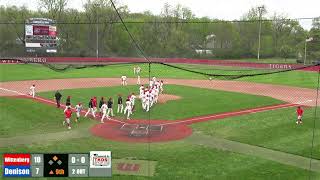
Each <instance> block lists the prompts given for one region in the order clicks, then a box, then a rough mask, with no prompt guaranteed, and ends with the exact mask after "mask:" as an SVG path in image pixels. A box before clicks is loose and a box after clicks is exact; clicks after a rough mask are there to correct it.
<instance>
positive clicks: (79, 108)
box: [75, 103, 82, 122]
mask: <svg viewBox="0 0 320 180" xmlns="http://www.w3.org/2000/svg"><path fill="white" fill-rule="evenodd" d="M75 109H76V114H77V117H76V120H75V121H76V122H78V121H79V118H80V114H81V110H82V104H81V103H79V104H77V105H76V107H75Z"/></svg>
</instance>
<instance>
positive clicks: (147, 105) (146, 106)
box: [145, 90, 151, 112]
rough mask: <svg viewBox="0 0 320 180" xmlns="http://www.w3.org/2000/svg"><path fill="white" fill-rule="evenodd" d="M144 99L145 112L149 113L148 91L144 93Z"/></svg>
mask: <svg viewBox="0 0 320 180" xmlns="http://www.w3.org/2000/svg"><path fill="white" fill-rule="evenodd" d="M145 98H146V104H145V110H146V112H149V110H150V102H151V101H150V100H151V99H150V92H149V91H148V90H147V91H146V93H145Z"/></svg>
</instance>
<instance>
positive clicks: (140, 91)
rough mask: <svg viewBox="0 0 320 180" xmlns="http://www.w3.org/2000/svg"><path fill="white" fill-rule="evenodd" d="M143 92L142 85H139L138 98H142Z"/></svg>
mask: <svg viewBox="0 0 320 180" xmlns="http://www.w3.org/2000/svg"><path fill="white" fill-rule="evenodd" d="M143 94H144V86H143V85H141V86H140V88H139V98H140V99H142V95H143Z"/></svg>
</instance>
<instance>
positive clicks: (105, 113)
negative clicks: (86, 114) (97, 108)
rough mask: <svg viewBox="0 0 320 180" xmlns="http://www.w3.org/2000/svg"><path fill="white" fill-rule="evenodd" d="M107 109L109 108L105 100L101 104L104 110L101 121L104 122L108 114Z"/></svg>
mask: <svg viewBox="0 0 320 180" xmlns="http://www.w3.org/2000/svg"><path fill="white" fill-rule="evenodd" d="M107 109H108V106H107V104H106V102H104V103H103V104H102V106H101V110H102V117H101V123H104V118H105V117H106V116H107ZM107 118H108V116H107Z"/></svg>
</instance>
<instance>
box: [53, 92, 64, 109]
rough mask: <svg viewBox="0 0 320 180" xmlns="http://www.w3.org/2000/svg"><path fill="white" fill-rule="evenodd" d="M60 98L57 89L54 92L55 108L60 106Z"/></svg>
mask: <svg viewBox="0 0 320 180" xmlns="http://www.w3.org/2000/svg"><path fill="white" fill-rule="evenodd" d="M61 98H62V95H61V93H60V92H59V91H57V92H56V93H55V94H54V99H55V100H56V103H57V108H60V101H61Z"/></svg>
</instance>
